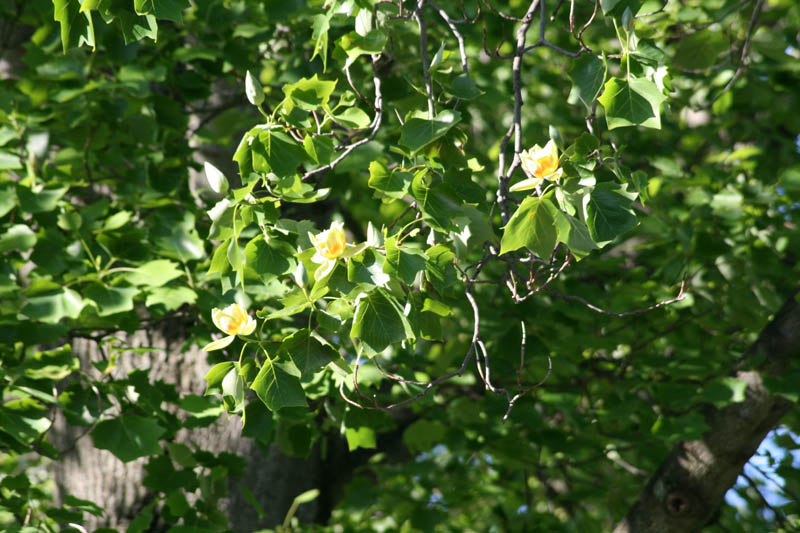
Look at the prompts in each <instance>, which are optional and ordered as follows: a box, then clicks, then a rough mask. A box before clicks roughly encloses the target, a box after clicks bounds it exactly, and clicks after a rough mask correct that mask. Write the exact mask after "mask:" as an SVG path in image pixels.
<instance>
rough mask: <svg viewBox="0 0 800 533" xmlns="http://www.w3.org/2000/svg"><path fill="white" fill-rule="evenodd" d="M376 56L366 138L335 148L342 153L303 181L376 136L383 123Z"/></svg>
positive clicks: (339, 161) (310, 172) (308, 173)
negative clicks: (373, 93) (370, 121)
mask: <svg viewBox="0 0 800 533" xmlns="http://www.w3.org/2000/svg"><path fill="white" fill-rule="evenodd" d="M378 57H379V55H378V54H374V55H373V56H372V83H373V84H374V85H375V100H374V104H373V105H372V108H373V109H375V117H374V118H373V119H372V124H371V125H370V126H371V130H370V133H369V135H368V136H366V137H364V138H363V139H361V140H359V141H356V142H354V143H351V144H349V145H347V146H340V147H337V150H342V153H341V154H340V155H339V157H337V158H336V159H334V160H333V161H331V162H330V163H328V164H327V165H324V166H321V167H319V168H315V169H314V170H309V171H308V172H306V173H305V174H304V175H303V177H302V178H301V179H302V180H303V181H306V180H308V179H309V178H312V177H313V176H316V175H317V174H322V173H324V172H327V171H328V170H331V169H333V168H334V167H335V166H336V165H338V164H339V163H341V162H342V161H343V160H344V159H345V158H346V157H347V156H348V155H350V153H351V152H352V151H353V150H355V149H356V148H358V147H359V146H361V145H363V144H366V143H368V142H370V141H371V140H372V139H374V138H375V136H376V135H377V134H378V130H379V129H380V127H381V124H382V122H383V95H382V93H381V79H380V78H379V77H378V74H377V69H376V68H375V64H376V63H377V61H378Z"/></svg>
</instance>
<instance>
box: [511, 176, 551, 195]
mask: <svg viewBox="0 0 800 533" xmlns="http://www.w3.org/2000/svg"><path fill="white" fill-rule="evenodd" d="M542 181H544V179H543V178H539V177H536V178H528V179H526V180H522V181H520V182H519V183H515V184H514V185H512V186H511V187H509V188H508V190H509V192H517V191H527V190H528V189H535V188H536V187H538V186H539V185H540V184H541V183H542Z"/></svg>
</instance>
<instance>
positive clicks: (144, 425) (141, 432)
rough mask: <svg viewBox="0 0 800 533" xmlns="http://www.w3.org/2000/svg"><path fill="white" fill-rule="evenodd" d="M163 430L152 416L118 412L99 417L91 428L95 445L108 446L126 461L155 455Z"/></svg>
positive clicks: (119, 457) (158, 448) (159, 448)
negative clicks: (118, 415)
mask: <svg viewBox="0 0 800 533" xmlns="http://www.w3.org/2000/svg"><path fill="white" fill-rule="evenodd" d="M164 433H166V429H164V428H163V427H161V425H159V423H158V422H156V421H155V420H153V419H152V418H146V417H143V416H138V415H122V416H120V417H118V418H112V419H111V420H103V421H102V422H100V423H99V424H97V426H96V427H95V428H94V429H93V430H92V431H91V433H90V435H91V436H92V441H93V442H94V445H95V447H96V448H100V449H101V450H108V451H110V452H111V453H113V454H114V455H115V456H117V458H118V459H120V460H121V461H123V462H125V463H128V462H130V461H133V460H134V459H138V458H139V457H145V456H148V455H155V454H157V453H159V452H160V451H161V447H160V446H159V445H158V440H159V439H160V438H161V436H162V435H163V434H164Z"/></svg>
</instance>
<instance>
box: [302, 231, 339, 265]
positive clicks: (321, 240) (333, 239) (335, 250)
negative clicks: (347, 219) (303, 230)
mask: <svg viewBox="0 0 800 533" xmlns="http://www.w3.org/2000/svg"><path fill="white" fill-rule="evenodd" d="M308 236H309V237H310V238H311V244H313V245H314V249H315V250H316V251H317V253H316V254H314V257H313V258H312V259H311V260H312V261H314V262H315V263H325V262H327V261H330V260H333V259H338V258H340V257H342V255H343V254H344V251H345V248H347V237H346V236H345V234H344V227H343V225H342V223H341V222H333V223H332V224H331V227H330V229H326V230H325V231H323V232H321V233H318V234H316V235H312V234H310V233H309V235H308Z"/></svg>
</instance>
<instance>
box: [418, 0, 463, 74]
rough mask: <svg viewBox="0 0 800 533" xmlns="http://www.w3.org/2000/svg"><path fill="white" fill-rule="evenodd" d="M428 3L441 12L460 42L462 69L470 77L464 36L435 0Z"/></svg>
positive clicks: (429, 0)
mask: <svg viewBox="0 0 800 533" xmlns="http://www.w3.org/2000/svg"><path fill="white" fill-rule="evenodd" d="M428 3H429V4H430V5H431V6H432V7H433V9H435V10H436V11H438V12H439V16H440V17H442V19H443V20H444V21H445V22H446V23H447V25H448V26H449V27H450V31H451V32H453V36H454V37H455V38H456V40H457V41H458V53H459V55H460V56H461V69H462V70H463V71H464V74H466V75H469V64H468V63H467V50H466V48H465V47H464V36H463V35H461V32H459V31H458V28H457V27H456V22H455V21H454V20H453V19H451V18H450V16H449V15H448V14H447V12H446V11H445V10H444V9H442V8H441V7H439V5H438V4H437V3H436V2H434V1H433V0H428Z"/></svg>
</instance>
